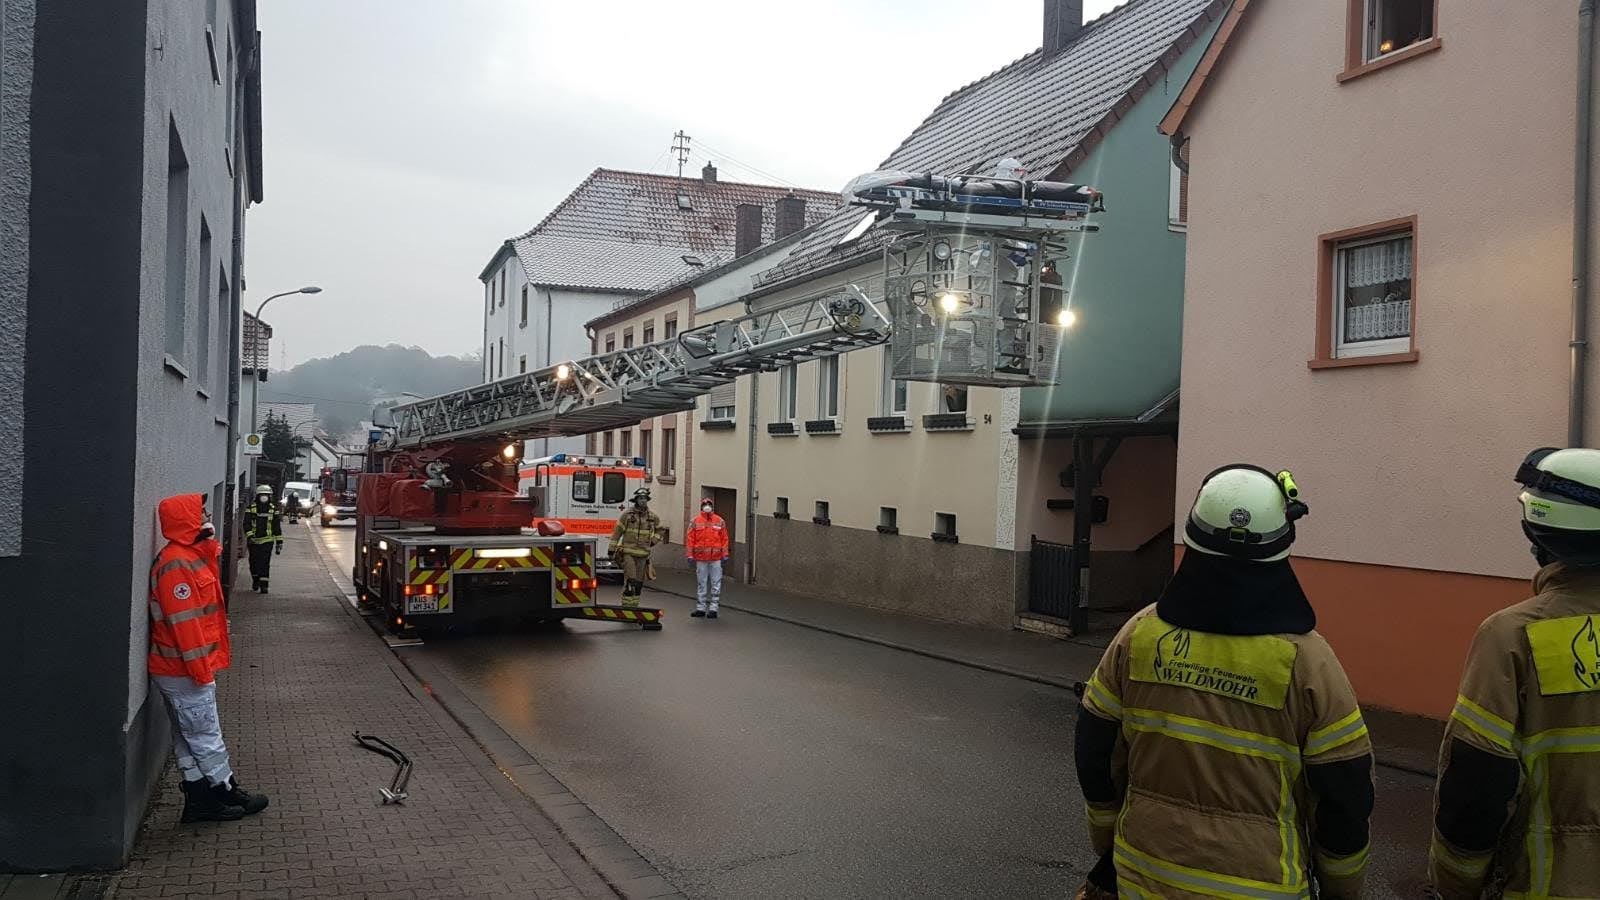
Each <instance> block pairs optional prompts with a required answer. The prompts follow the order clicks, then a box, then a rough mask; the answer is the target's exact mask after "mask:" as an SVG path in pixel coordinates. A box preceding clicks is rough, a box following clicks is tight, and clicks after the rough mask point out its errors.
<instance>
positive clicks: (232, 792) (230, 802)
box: [211, 778, 267, 816]
mask: <svg viewBox="0 0 1600 900" xmlns="http://www.w3.org/2000/svg"><path fill="white" fill-rule="evenodd" d="M211 792H212V793H213V794H215V795H216V796H217V799H218V800H220V801H222V803H223V805H225V806H237V807H240V808H242V809H243V810H244V814H245V815H247V816H253V815H255V814H256V813H258V812H261V811H262V810H263V809H266V808H267V795H266V794H252V793H250V792H249V791H247V790H245V789H244V788H241V787H239V780H238V779H237V778H232V779H229V780H228V786H227V787H225V788H222V787H213V788H212V789H211Z"/></svg>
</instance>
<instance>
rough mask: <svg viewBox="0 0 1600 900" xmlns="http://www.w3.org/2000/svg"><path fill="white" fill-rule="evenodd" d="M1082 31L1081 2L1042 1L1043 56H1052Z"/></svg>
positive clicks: (1072, 0)
mask: <svg viewBox="0 0 1600 900" xmlns="http://www.w3.org/2000/svg"><path fill="white" fill-rule="evenodd" d="M1082 30H1083V0H1044V55H1045V57H1046V58H1049V57H1051V56H1054V55H1055V54H1056V53H1057V52H1058V51H1060V50H1061V48H1063V47H1065V46H1067V45H1068V44H1070V43H1072V42H1073V40H1074V39H1075V38H1077V36H1078V32H1080V31H1082Z"/></svg>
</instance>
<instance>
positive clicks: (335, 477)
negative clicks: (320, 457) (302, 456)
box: [317, 453, 364, 528]
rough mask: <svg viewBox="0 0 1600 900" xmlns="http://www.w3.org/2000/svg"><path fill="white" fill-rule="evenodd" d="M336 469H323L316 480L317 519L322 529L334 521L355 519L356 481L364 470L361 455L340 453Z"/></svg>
mask: <svg viewBox="0 0 1600 900" xmlns="http://www.w3.org/2000/svg"><path fill="white" fill-rule="evenodd" d="M338 463H339V465H338V467H337V468H335V467H327V466H325V467H323V469H322V475H321V476H320V477H319V478H318V479H317V487H318V489H319V491H320V492H321V502H319V503H318V504H317V519H318V521H319V522H320V523H321V524H322V527H323V528H327V527H328V526H329V525H331V524H333V523H334V522H335V521H340V520H344V519H354V518H355V517H356V480H357V479H358V478H360V476H361V472H362V470H363V468H364V466H363V464H362V462H361V455H360V454H354V453H340V454H339V457H338Z"/></svg>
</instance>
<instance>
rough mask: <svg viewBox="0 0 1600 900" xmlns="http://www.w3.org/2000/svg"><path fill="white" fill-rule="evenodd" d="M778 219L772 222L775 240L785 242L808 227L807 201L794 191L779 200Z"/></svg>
mask: <svg viewBox="0 0 1600 900" xmlns="http://www.w3.org/2000/svg"><path fill="white" fill-rule="evenodd" d="M777 207H778V209H777V217H776V218H774V219H773V220H772V223H773V224H772V238H773V240H783V239H784V238H786V237H788V236H789V235H791V234H794V233H795V232H796V231H799V230H800V229H802V228H804V227H806V201H805V199H804V198H803V197H796V196H795V195H794V192H793V191H790V192H789V193H788V194H786V195H785V196H782V197H779V198H778V204H777Z"/></svg>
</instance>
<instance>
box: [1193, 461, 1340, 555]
mask: <svg viewBox="0 0 1600 900" xmlns="http://www.w3.org/2000/svg"><path fill="white" fill-rule="evenodd" d="M1309 512H1310V509H1309V508H1307V507H1306V505H1305V504H1304V503H1302V502H1301V501H1300V489H1299V487H1298V486H1296V485H1295V483H1294V477H1293V476H1292V475H1290V474H1289V473H1288V472H1279V473H1278V474H1276V475H1274V474H1273V473H1271V472H1269V471H1267V470H1266V469H1263V468H1260V467H1258V466H1252V465H1249V464H1246V463H1239V464H1235V465H1231V466H1223V467H1222V468H1220V469H1217V470H1216V471H1214V472H1212V473H1211V474H1210V475H1207V476H1206V477H1205V480H1204V481H1202V482H1201V483H1200V492H1199V493H1198V494H1197V495H1196V496H1195V498H1194V506H1193V507H1192V508H1191V509H1190V510H1189V519H1188V522H1187V523H1186V524H1185V526H1184V531H1183V542H1184V544H1186V545H1188V546H1189V548H1190V549H1193V550H1197V551H1199V552H1201V553H1207V554H1210V555H1212V556H1229V557H1234V558H1236V559H1248V560H1253V561H1255V562H1276V561H1277V560H1281V559H1284V558H1286V557H1288V555H1289V545H1290V544H1292V543H1294V523H1295V520H1296V519H1300V518H1302V517H1304V516H1305V515H1306V514H1308V513H1309Z"/></svg>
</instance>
